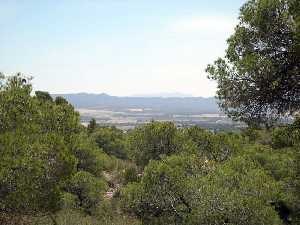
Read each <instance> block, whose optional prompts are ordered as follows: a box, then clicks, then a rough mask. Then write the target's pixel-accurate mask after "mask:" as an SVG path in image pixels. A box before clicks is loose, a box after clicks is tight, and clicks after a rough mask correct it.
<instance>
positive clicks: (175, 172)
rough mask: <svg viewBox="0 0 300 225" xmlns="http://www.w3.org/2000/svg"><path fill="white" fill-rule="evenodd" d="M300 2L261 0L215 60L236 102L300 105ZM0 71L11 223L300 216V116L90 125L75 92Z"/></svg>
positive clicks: (264, 107) (194, 223) (6, 216)
mask: <svg viewBox="0 0 300 225" xmlns="http://www.w3.org/2000/svg"><path fill="white" fill-rule="evenodd" d="M299 6H300V1H298V0H272V1H271V0H250V1H248V2H247V3H246V4H245V5H244V6H243V7H242V9H241V15H240V23H239V25H238V26H237V27H236V29H235V34H234V35H233V36H232V37H231V38H230V39H229V40H228V44H229V47H228V49H227V53H226V56H225V58H224V59H219V60H217V61H216V62H215V64H214V65H213V66H212V65H210V66H208V69H207V70H208V72H209V73H210V75H211V78H213V79H215V80H217V81H218V87H219V91H218V97H219V100H220V105H221V107H223V109H224V110H225V112H226V113H227V114H228V115H229V116H232V117H233V118H236V119H240V120H243V121H245V122H248V123H249V124H252V125H253V124H254V125H260V124H261V123H266V124H269V123H270V122H272V121H273V120H276V119H277V118H278V116H281V115H284V114H286V113H290V114H291V113H293V112H299V109H300V107H299V105H300V100H299V96H300V93H299V90H300V89H299V61H300V60H299V57H300V54H299V50H300V42H299V38H300V30H299V25H300V15H299V14H300V8H299ZM30 81H31V79H29V78H25V77H23V76H22V75H20V74H17V75H15V76H12V77H5V76H3V75H2V74H0V224H5V225H50V224H51V225H70V224H72V225H83V224H84V225H100V224H101V225H113V224H114V225H126V224H131V225H164V224H168V225H202V224H203V225H224V224H231V225H245V224H247V225H259V224H261V225H265V224H272V225H286V224H291V225H298V224H300V118H299V117H293V118H292V119H293V123H291V124H281V125H280V126H277V127H272V128H271V127H268V129H263V128H262V127H260V126H249V128H247V129H244V130H240V131H239V132H235V133H233V132H223V133H213V132H211V131H208V130H204V129H202V128H199V127H189V128H180V129H179V128H177V127H176V125H175V124H174V123H172V122H155V121H152V122H150V123H148V124H145V125H143V126H139V127H136V128H134V129H132V130H130V131H128V132H124V131H122V130H119V129H117V128H115V127H101V126H99V125H98V124H97V122H96V120H95V119H92V120H91V121H90V123H89V125H88V126H87V127H84V126H83V125H81V124H80V115H79V114H78V113H77V112H76V111H75V110H74V108H73V106H72V105H70V104H69V103H68V102H67V100H66V99H64V98H62V97H56V98H55V99H53V98H52V96H51V95H50V94H49V93H47V92H43V91H36V92H35V93H33V92H32V86H31V84H30Z"/></svg>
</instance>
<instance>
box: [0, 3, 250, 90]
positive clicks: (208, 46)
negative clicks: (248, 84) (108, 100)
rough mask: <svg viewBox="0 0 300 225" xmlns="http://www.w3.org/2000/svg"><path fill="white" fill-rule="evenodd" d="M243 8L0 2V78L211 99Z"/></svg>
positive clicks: (56, 87) (51, 86)
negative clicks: (214, 69)
mask: <svg viewBox="0 0 300 225" xmlns="http://www.w3.org/2000/svg"><path fill="white" fill-rule="evenodd" d="M244 2H245V0H226V1H225V0H78V1H76V0H72V1H71V0H70V1H62V0H49V1H46V0H43V1H39V0H36V1H33V0H32V1H30V0H26V1H25V0H24V1H22V0H15V1H13V0H0V71H1V72H4V73H8V74H12V73H15V72H22V73H24V74H26V75H31V76H34V81H33V83H34V87H35V89H40V90H47V91H50V92H51V93H67V92H72V93H75V92H89V93H102V92H105V93H108V94H111V95H120V96H124V95H135V94H154V93H161V92H181V93H185V94H191V95H194V96H212V95H214V94H215V91H216V89H215V86H216V85H215V84H214V82H213V81H209V80H208V79H207V78H206V76H207V74H206V73H205V71H204V70H205V67H206V65H207V64H208V63H211V62H213V61H214V60H215V59H216V58H217V57H218V56H222V55H224V50H225V47H226V39H227V38H228V37H229V35H230V34H231V33H232V32H233V28H234V26H235V24H236V23H237V17H238V12H239V8H240V7H241V6H242V4H243V3H244Z"/></svg>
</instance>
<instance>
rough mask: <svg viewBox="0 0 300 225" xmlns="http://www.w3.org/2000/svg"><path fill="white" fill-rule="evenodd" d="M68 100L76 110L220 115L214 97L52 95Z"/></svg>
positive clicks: (103, 94)
mask: <svg viewBox="0 0 300 225" xmlns="http://www.w3.org/2000/svg"><path fill="white" fill-rule="evenodd" d="M52 96H53V97H57V96H62V97H64V98H66V99H67V100H68V101H69V102H70V103H71V104H73V105H74V107H75V108H97V109H113V110H120V109H130V108H149V109H152V110H153V111H163V112H166V113H167V112H170V113H171V112H172V113H175V112H178V113H183V112H184V113H220V110H219V108H218V105H217V102H216V99H215V98H214V97H133V96H120V97H119V96H111V95H108V94H106V93H101V94H93V93H70V94H52Z"/></svg>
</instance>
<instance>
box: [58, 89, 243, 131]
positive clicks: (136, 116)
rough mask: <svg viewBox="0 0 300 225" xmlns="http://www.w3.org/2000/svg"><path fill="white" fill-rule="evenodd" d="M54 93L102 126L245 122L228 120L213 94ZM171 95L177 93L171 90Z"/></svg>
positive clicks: (231, 124)
mask: <svg viewBox="0 0 300 225" xmlns="http://www.w3.org/2000/svg"><path fill="white" fill-rule="evenodd" d="M53 96H54V97H56V96H62V97H64V98H66V99H67V100H68V101H69V102H70V103H71V104H73V105H74V106H75V108H76V110H77V111H79V112H80V115H81V122H82V123H83V124H87V123H88V122H89V121H90V120H91V119H92V118H95V119H96V121H97V123H99V124H100V125H103V126H116V127H118V128H120V129H123V130H127V129H132V128H134V127H135V126H137V125H142V124H145V123H149V122H150V121H152V120H155V121H172V122H174V123H175V124H176V125H177V126H178V127H190V126H193V125H197V126H201V127H204V128H207V129H210V130H214V131H218V130H227V129H235V128H238V127H240V126H241V125H242V124H241V123H234V122H233V121H232V120H230V119H228V118H227V117H226V116H225V115H224V114H223V113H222V112H221V111H220V109H219V107H218V105H217V101H216V99H215V98H214V97H208V98H203V97H151V96H149V97H117V96H110V95H107V94H105V93H102V94H87V93H78V94H55V95H53ZM168 96H178V94H172V93H169V94H168ZM181 96H182V95H181Z"/></svg>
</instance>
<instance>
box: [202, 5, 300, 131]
mask: <svg viewBox="0 0 300 225" xmlns="http://www.w3.org/2000/svg"><path fill="white" fill-rule="evenodd" d="M299 12H300V4H299V1H298V0H250V1H248V2H247V3H246V4H245V5H244V6H243V7H242V8H241V12H240V17H239V21H240V22H239V24H238V25H237V26H236V28H235V33H234V34H233V35H232V36H231V37H230V38H229V39H228V48H227V50H226V56H225V58H219V59H218V60H217V61H216V62H215V63H214V65H209V66H208V67H207V72H208V73H209V74H210V76H209V77H210V78H211V79H214V80H216V81H217V82H218V92H217V95H218V99H219V102H220V106H221V107H222V108H223V110H224V111H225V112H226V113H227V114H228V115H229V116H231V117H232V118H235V119H239V120H243V121H245V122H247V123H248V124H254V125H258V124H261V123H264V124H267V125H270V123H272V122H273V121H274V120H276V119H278V117H279V116H282V115H286V114H292V113H294V112H297V111H298V110H299V107H300V98H299V96H300V75H299V74H300V67H299V65H300V36H299V33H300V22H299V21H300V13H299Z"/></svg>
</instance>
